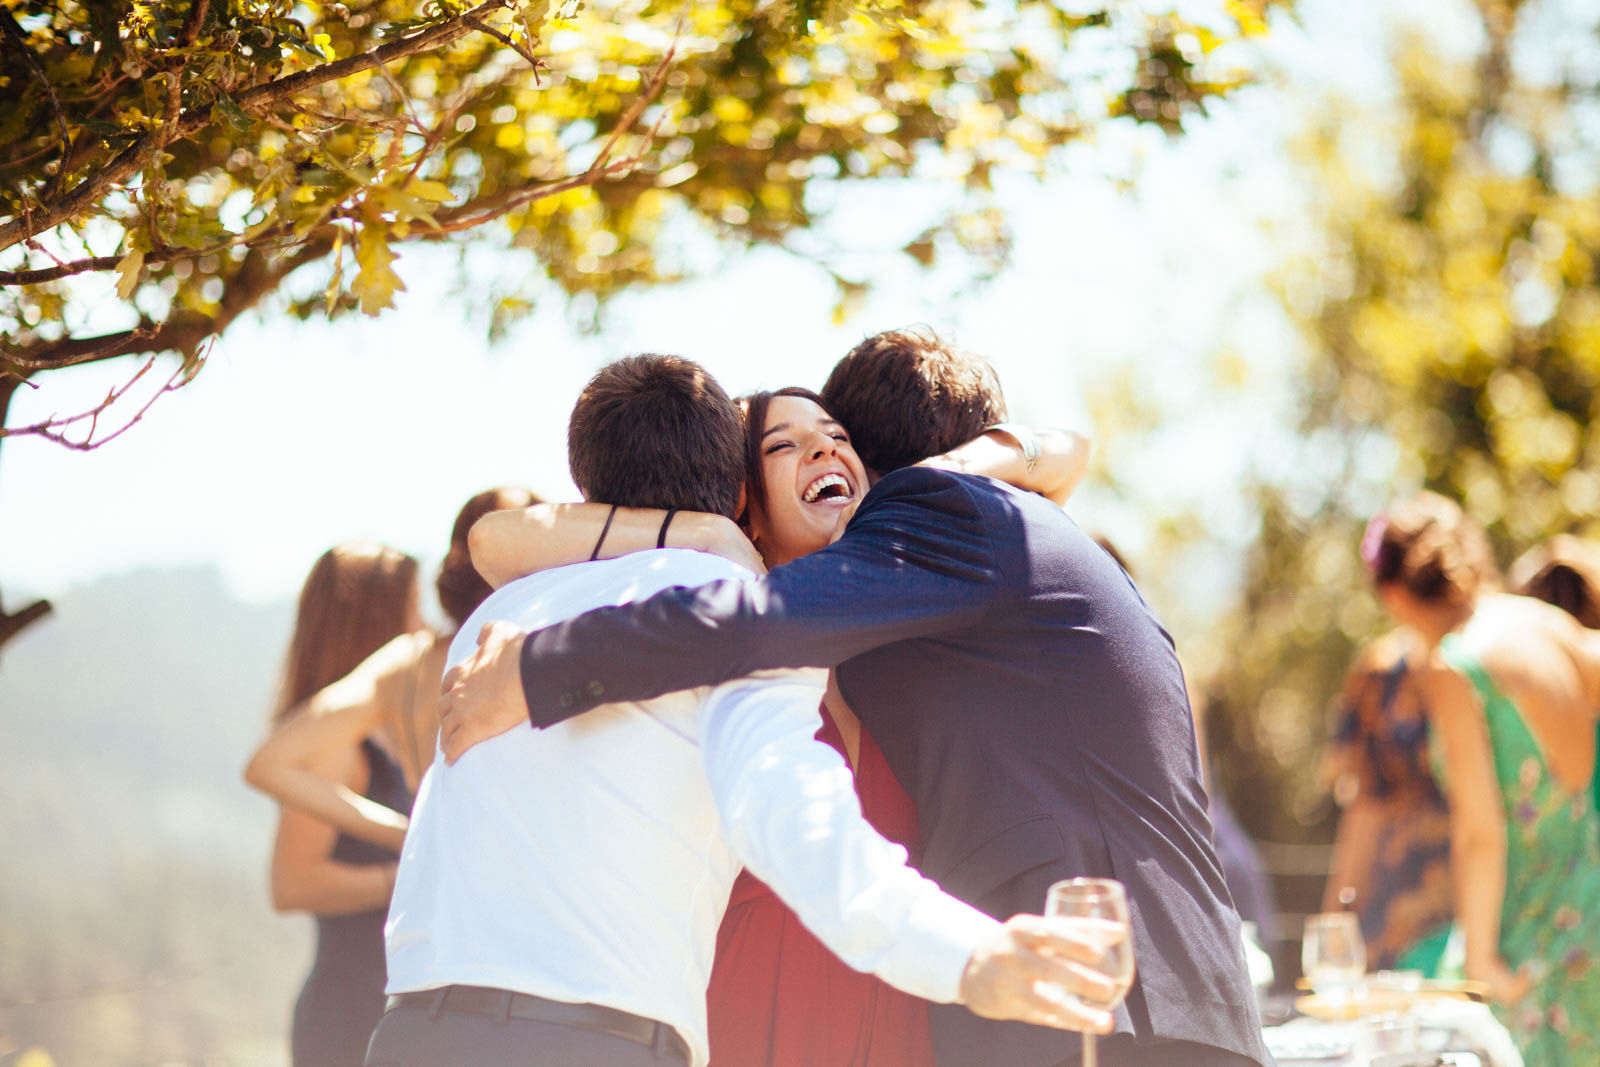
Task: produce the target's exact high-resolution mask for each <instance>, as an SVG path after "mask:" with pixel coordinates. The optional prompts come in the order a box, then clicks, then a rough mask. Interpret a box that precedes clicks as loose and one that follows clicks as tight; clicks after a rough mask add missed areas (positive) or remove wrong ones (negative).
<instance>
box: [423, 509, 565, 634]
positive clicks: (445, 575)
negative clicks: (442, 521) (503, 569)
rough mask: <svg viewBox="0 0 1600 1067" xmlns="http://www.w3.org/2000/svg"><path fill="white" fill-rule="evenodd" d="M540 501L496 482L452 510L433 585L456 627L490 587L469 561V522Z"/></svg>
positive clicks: (481, 601)
mask: <svg viewBox="0 0 1600 1067" xmlns="http://www.w3.org/2000/svg"><path fill="white" fill-rule="evenodd" d="M541 503H543V501H542V500H540V499H539V498H538V497H537V496H535V495H534V494H533V493H531V492H529V491H528V490H526V489H521V488H518V487H515V486H500V487H498V488H495V489H485V490H484V491H483V492H481V493H477V494H475V495H474V496H472V498H471V499H469V500H468V501H467V502H466V503H465V504H463V505H461V510H460V511H459V512H457V513H456V523H455V525H454V526H452V527H451V528H450V551H449V552H447V553H445V557H444V562H443V563H441V564H439V577H438V578H437V579H435V581H434V586H433V587H434V589H436V590H437V591H438V593H439V606H440V607H442V608H444V613H445V614H446V615H448V616H450V618H451V619H452V620H454V622H455V624H456V627H457V628H458V629H459V628H460V626H461V624H462V623H464V622H466V621H467V616H468V615H471V614H472V613H473V612H474V611H476V610H477V608H478V605H479V604H482V603H483V600H484V597H487V596H488V595H489V594H490V593H491V592H493V590H491V589H490V588H489V583H488V582H486V581H484V580H483V575H481V574H479V573H478V569H477V568H476V567H474V566H473V565H472V553H471V552H470V551H469V550H468V549H467V534H468V533H469V532H470V531H471V530H472V525H473V523H475V522H477V521H478V520H479V519H481V518H483V517H484V516H485V515H487V514H489V512H491V511H508V510H510V509H511V508H526V507H532V506H533V505H534V504H541Z"/></svg>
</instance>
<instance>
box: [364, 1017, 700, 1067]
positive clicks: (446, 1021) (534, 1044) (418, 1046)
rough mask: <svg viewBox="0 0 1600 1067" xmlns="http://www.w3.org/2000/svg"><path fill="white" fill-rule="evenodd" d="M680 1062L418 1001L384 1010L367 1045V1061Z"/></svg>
mask: <svg viewBox="0 0 1600 1067" xmlns="http://www.w3.org/2000/svg"><path fill="white" fill-rule="evenodd" d="M463 1064H472V1065H473V1067H589V1065H593V1067H682V1065H683V1060H682V1059H680V1058H679V1057H677V1056H674V1055H672V1054H671V1053H667V1052H661V1053H657V1052H656V1051H655V1050H653V1049H652V1048H651V1047H650V1046H648V1045H640V1044H637V1043H636V1042H633V1041H629V1040H628V1039H627V1038H624V1037H617V1036H616V1035H614V1034H597V1033H595V1032H594V1031H592V1030H579V1029H576V1028H574V1027H571V1026H561V1025H559V1024H557V1023H545V1022H535V1021H533V1020H531V1019H506V1020H504V1021H502V1020H500V1019H498V1018H496V1017H494V1016H491V1015H482V1014H479V1013H476V1012H462V1011H441V1012H439V1013H438V1014H437V1015H435V1014H434V1013H433V1012H432V1011H430V1010H429V1009H428V1008H426V1007H423V1006H421V1005H416V1006H413V1005H409V1004H408V1005H405V1006H403V1007H398V1008H394V1009H392V1010H390V1011H386V1012H384V1014H383V1018H382V1019H379V1020H378V1026H377V1028H376V1029H375V1030H373V1031H372V1041H371V1043H369V1044H368V1045H367V1059H366V1067H462V1065H463Z"/></svg>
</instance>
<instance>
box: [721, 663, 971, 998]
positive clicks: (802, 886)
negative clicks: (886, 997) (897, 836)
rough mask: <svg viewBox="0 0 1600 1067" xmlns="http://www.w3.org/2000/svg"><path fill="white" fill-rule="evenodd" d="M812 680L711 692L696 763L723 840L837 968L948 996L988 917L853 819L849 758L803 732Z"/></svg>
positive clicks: (817, 691) (807, 727)
mask: <svg viewBox="0 0 1600 1067" xmlns="http://www.w3.org/2000/svg"><path fill="white" fill-rule="evenodd" d="M824 678H825V675H824V674H823V672H821V671H805V672H803V671H767V672H763V673H762V674H760V675H758V676H754V677H751V678H746V679H740V680H738V681H733V682H727V683H724V684H723V685H720V686H717V687H716V688H715V689H713V690H712V691H711V695H710V697H709V698H708V699H707V700H706V703H705V706H704V708H703V710H702V712H701V717H700V751H701V760H702V761H703V763H704V765H705V771H706V777H707V779H708V780H709V781H710V783H711V792H712V794H713V796H714V797H715V799H716V804H717V809H718V811H719V812H720V814H721V816H722V821H723V824H724V826H725V827H726V829H727V832H728V836H729V840H730V842H731V843H732V845H733V849H734V851H735V852H736V853H737V854H738V855H739V858H740V859H742V860H743V861H744V864H745V866H746V867H748V868H749V869H750V871H751V873H752V874H754V875H755V876H756V877H758V878H760V879H761V880H762V881H764V882H766V883H767V884H768V885H770V886H771V887H772V888H773V890H774V891H775V892H776V893H777V894H778V896H780V897H782V898H783V900H784V903H786V904H788V905H789V906H790V907H791V908H793V909H794V911H795V913H796V914H797V915H799V916H800V919H801V921H802V922H804V923H805V925H806V926H807V927H808V928H809V929H810V930H811V932H812V933H814V934H816V935H817V937H818V938H819V939H821V940H822V942H823V943H824V944H826V945H827V946H828V947H829V948H830V949H832V950H833V952H834V953H835V954H836V955H838V957H839V958H840V959H842V960H843V961H844V962H845V963H847V964H849V965H850V966H851V967H854V968H855V969H856V970H858V971H869V972H871V973H873V974H875V975H877V976H878V977H880V978H882V979H883V980H884V981H886V982H888V983H889V984H890V985H893V986H896V987H898V988H900V989H903V990H905V991H906V992H907V993H911V994H912V995H914V996H918V997H922V998H923V999H925V1000H934V1001H943V1002H952V1001H954V1000H956V999H957V996H958V993H959V989H960V984H961V974H962V972H963V971H964V970H965V969H966V965H967V960H968V959H969V958H970V957H971V955H972V952H973V950H974V949H975V948H976V947H977V945H978V943H979V941H980V939H981V938H983V937H984V936H985V935H988V934H989V933H990V932H991V931H992V930H993V928H994V927H995V926H997V925H998V923H996V922H995V920H994V919H992V918H990V917H989V916H987V915H985V914H983V913H982V912H980V911H978V910H977V909H976V908H973V907H971V906H970V905H968V904H965V903H963V902H962V901H959V900H956V899H955V898H954V897H951V896H948V895H946V894H945V893H944V891H943V890H941V889H940V888H939V887H938V886H937V885H935V884H934V883H933V882H931V881H929V880H928V879H926V878H924V877H922V875H920V874H919V873H917V872H916V871H915V870H913V869H912V868H911V867H910V866H908V865H907V862H906V859H907V857H906V850H905V849H904V848H902V847H900V846H899V845H896V844H894V843H892V842H890V841H887V840H885V839H884V837H883V836H882V835H881V834H879V833H878V832H877V831H876V830H874V829H873V828H872V826H871V824H870V823H868V822H867V821H866V819H865V818H864V817H863V816H862V814H861V802H860V800H859V799H858V798H857V796H856V791H855V781H854V779H853V778H852V776H851V774H850V768H849V765H848V764H847V763H846V762H845V760H844V757H843V756H841V755H840V754H839V753H838V752H837V751H835V750H834V749H833V748H832V747H830V746H829V745H827V744H825V743H824V742H822V741H818V740H817V739H816V738H815V736H814V735H815V734H816V732H817V728H818V726H820V725H821V718H820V712H819V711H818V707H819V705H820V703H821V700H822V688H823V680H824Z"/></svg>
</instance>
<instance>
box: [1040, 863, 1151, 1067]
mask: <svg viewBox="0 0 1600 1067" xmlns="http://www.w3.org/2000/svg"><path fill="white" fill-rule="evenodd" d="M1044 913H1045V914H1046V915H1050V916H1073V917H1078V918H1086V919H1099V920H1103V921H1104V923H1105V927H1106V930H1107V932H1108V935H1110V936H1109V937H1108V939H1107V941H1106V944H1105V951H1104V953H1103V954H1102V956H1101V958H1100V962H1099V963H1098V964H1097V965H1096V966H1095V970H1097V971H1099V972H1100V973H1101V974H1103V975H1105V976H1106V977H1107V978H1109V979H1110V980H1111V981H1112V982H1113V983H1114V984H1115V986H1116V988H1115V990H1114V991H1113V993H1112V995H1111V997H1110V998H1109V999H1108V1000H1105V1001H1102V1002H1098V1003H1095V1004H1094V1005H1093V1006H1094V1007H1096V1008H1103V1009H1105V1010H1107V1011H1110V1010H1111V1009H1112V1008H1115V1007H1116V1006H1117V1005H1118V1004H1120V1003H1122V998H1123V997H1125V996H1127V995H1128V988H1129V987H1130V986H1132V985H1133V966H1134V963H1133V941H1132V938H1131V937H1130V935H1129V933H1128V895H1127V893H1126V892H1125V891H1124V890H1123V888H1122V883H1121V882H1118V881H1115V880H1114V879H1111V878H1069V879H1067V880H1066V881H1064V882H1057V883H1056V884H1055V885H1053V886H1051V887H1050V889H1049V891H1048V893H1047V895H1046V896H1045V902H1044ZM1095 1063H1096V1059H1095V1036H1094V1035H1093V1034H1084V1035H1083V1067H1095Z"/></svg>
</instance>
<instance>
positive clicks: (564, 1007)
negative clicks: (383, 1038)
mask: <svg viewBox="0 0 1600 1067" xmlns="http://www.w3.org/2000/svg"><path fill="white" fill-rule="evenodd" d="M400 1007H406V1008H426V1009H427V1010H428V1011H430V1012H433V1013H434V1014H435V1015H437V1014H438V1013H439V1012H441V1011H461V1012H468V1013H471V1014H474V1015H494V1016H498V1017H500V1018H501V1019H527V1020H529V1021H531V1022H539V1023H554V1024H556V1025H557V1026H570V1027H572V1028H573V1029H575V1030H592V1031H594V1032H595V1033H600V1034H611V1035H612V1036H614V1037H620V1038H623V1039H625V1040H627V1041H632V1042H634V1043H635V1044H638V1045H649V1046H651V1047H652V1048H655V1049H656V1050H657V1051H661V1052H666V1053H668V1054H669V1055H672V1056H676V1057H678V1058H679V1059H681V1060H682V1061H683V1062H684V1063H688V1062H689V1045H688V1042H686V1041H684V1039H683V1036H682V1035H681V1034H679V1033H678V1031H677V1030H675V1029H673V1028H672V1027H670V1026H668V1025H667V1024H666V1023H659V1022H656V1021H655V1020H654V1019H646V1018H645V1017H644V1016H642V1015H632V1014H630V1013H628V1012H625V1011H619V1010H617V1009H616V1008H608V1007H605V1006H604V1005H602V1004H568V1003H567V1002H565V1001H561V1000H547V999H545V998H544V997H536V996H533V995H532V994H530V993H513V992H511V991H510V990H508V989H491V988H489V987H487V986H477V985H449V986H445V987H444V988H443V989H427V990H423V991H421V992H417V993H396V994H394V995H393V996H391V997H390V998H389V1000H388V1002H387V1003H385V1004H384V1011H393V1010H394V1009H395V1008H400Z"/></svg>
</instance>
